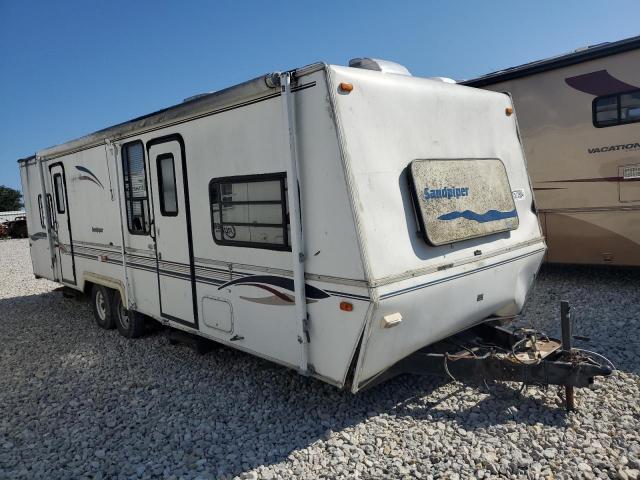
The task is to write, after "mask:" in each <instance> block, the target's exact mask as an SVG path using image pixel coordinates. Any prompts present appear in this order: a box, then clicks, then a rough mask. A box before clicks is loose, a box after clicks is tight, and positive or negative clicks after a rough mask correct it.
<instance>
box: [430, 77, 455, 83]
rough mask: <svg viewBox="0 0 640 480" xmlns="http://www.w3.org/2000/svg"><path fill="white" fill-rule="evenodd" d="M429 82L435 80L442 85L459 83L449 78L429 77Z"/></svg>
mask: <svg viewBox="0 0 640 480" xmlns="http://www.w3.org/2000/svg"><path fill="white" fill-rule="evenodd" d="M427 78H428V79H429V80H435V81H436V82H442V83H458V82H456V81H455V80H454V79H453V78H449V77H427Z"/></svg>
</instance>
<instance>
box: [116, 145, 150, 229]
mask: <svg viewBox="0 0 640 480" xmlns="http://www.w3.org/2000/svg"><path fill="white" fill-rule="evenodd" d="M122 172H123V180H124V200H125V206H126V210H127V227H128V228H129V232H130V233H131V234H133V235H148V234H149V196H148V194H147V169H146V167H145V164H144V147H143V146H142V142H141V141H139V140H138V141H135V142H131V143H127V144H125V145H123V146H122Z"/></svg>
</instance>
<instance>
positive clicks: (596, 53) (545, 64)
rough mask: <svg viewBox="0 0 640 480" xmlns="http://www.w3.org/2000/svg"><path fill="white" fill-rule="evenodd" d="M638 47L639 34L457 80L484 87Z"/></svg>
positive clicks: (639, 45)
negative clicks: (472, 77)
mask: <svg viewBox="0 0 640 480" xmlns="http://www.w3.org/2000/svg"><path fill="white" fill-rule="evenodd" d="M637 48H640V36H637V37H631V38H625V39H624V40H619V41H617V42H605V43H599V44H597V45H591V46H588V47H585V48H580V49H578V50H575V51H573V52H571V53H565V54H562V55H558V56H555V57H550V58H546V59H543V60H536V61H535V62H529V63H525V64H523V65H518V66H517V67H511V68H506V69H504V70H498V71H496V72H492V73H488V74H486V75H483V76H481V77H478V78H474V79H471V80H465V81H462V82H459V83H460V84H462V85H467V86H469V87H484V86H486V85H492V84H494V83H499V82H504V81H507V80H513V79H514V78H520V77H526V76H529V75H535V74H536V73H542V72H546V71H549V70H555V69H557V68H562V67H566V66H569V65H575V64H577V63H582V62H586V61H589V60H595V59H597V58H602V57H608V56H610V55H615V54H617V53H623V52H627V51H629V50H635V49H637Z"/></svg>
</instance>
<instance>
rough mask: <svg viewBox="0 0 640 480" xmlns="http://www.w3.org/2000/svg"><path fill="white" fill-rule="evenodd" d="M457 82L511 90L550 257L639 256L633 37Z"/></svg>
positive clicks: (637, 58) (639, 105) (626, 259)
mask: <svg viewBox="0 0 640 480" xmlns="http://www.w3.org/2000/svg"><path fill="white" fill-rule="evenodd" d="M463 84H465V85H468V86H473V87H478V88H483V89H487V90H493V91H497V92H508V93H509V94H511V96H512V97H513V102H514V104H515V106H516V110H517V112H518V121H519V123H520V130H521V132H522V138H523V143H524V147H525V154H526V157H527V162H528V165H529V173H530V175H531V179H532V180H533V190H534V192H535V195H536V203H537V206H538V213H539V215H540V222H541V224H542V227H543V230H544V232H545V238H546V240H547V246H548V251H547V257H546V259H547V261H549V262H552V263H586V264H610V265H632V266H640V123H638V122H640V37H633V38H627V39H624V40H620V41H617V42H611V43H603V44H599V45H594V46H592V47H588V48H581V49H579V50H576V51H575V52H571V53H569V54H566V55H560V56H557V57H553V58H548V59H545V60H540V61H536V62H531V63H527V64H525V65H521V66H518V67H513V68H508V69H505V70H501V71H498V72H494V73H491V74H488V75H485V76H482V77H479V78H476V79H473V80H469V81H466V82H463Z"/></svg>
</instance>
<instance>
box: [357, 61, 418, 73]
mask: <svg viewBox="0 0 640 480" xmlns="http://www.w3.org/2000/svg"><path fill="white" fill-rule="evenodd" d="M349 66H350V67H353V68H364V69H365V70H375V71H377V72H383V73H395V74H397V75H408V76H411V72H410V71H409V70H408V69H407V67H405V66H404V65H400V64H399V63H396V62H391V61H389V60H378V59H377V58H367V57H363V58H352V59H351V60H349Z"/></svg>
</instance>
